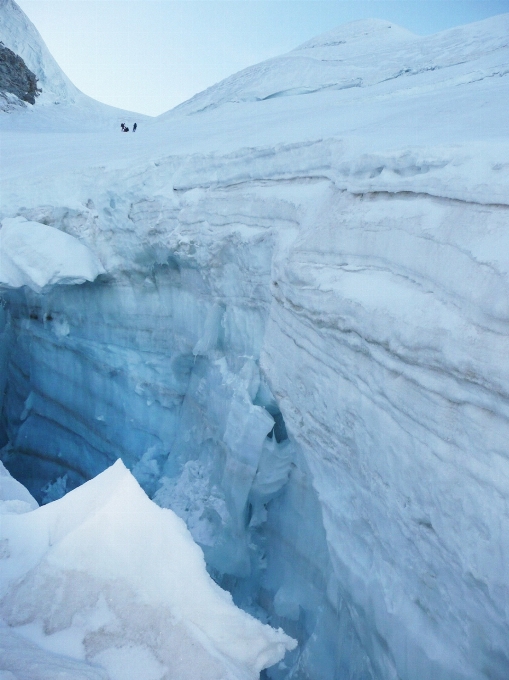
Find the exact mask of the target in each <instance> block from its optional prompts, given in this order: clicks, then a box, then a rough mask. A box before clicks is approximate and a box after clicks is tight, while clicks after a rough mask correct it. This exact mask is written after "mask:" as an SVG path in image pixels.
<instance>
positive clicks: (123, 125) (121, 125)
mask: <svg viewBox="0 0 509 680" xmlns="http://www.w3.org/2000/svg"><path fill="white" fill-rule="evenodd" d="M120 127H121V128H122V132H124V129H125V123H120Z"/></svg>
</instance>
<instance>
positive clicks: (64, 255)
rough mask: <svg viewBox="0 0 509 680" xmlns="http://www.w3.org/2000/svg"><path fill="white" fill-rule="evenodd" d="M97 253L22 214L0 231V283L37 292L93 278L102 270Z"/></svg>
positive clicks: (67, 235) (12, 219)
mask: <svg viewBox="0 0 509 680" xmlns="http://www.w3.org/2000/svg"><path fill="white" fill-rule="evenodd" d="M104 271H105V270H104V267H103V266H102V264H101V263H100V261H99V260H98V258H97V257H96V255H95V254H94V253H93V252H92V251H91V250H90V249H89V248H88V247H87V246H85V245H84V244H83V243H80V241H78V239H76V238H74V236H70V235H69V234H66V233H64V232H62V231H59V230H58V229H55V228H54V227H49V226H47V225H46V224H41V223H40V222H30V221H28V220H26V219H25V218H24V217H14V218H6V219H4V220H3V221H2V229H1V230H0V286H5V287H7V288H20V287H21V286H28V287H29V288H31V289H32V290H35V291H36V292H40V291H41V290H43V289H44V288H46V287H47V286H51V285H55V284H76V283H84V282H85V281H93V280H94V279H95V278H96V277H97V276H99V274H103V273H104Z"/></svg>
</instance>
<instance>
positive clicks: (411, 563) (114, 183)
mask: <svg viewBox="0 0 509 680" xmlns="http://www.w3.org/2000/svg"><path fill="white" fill-rule="evenodd" d="M508 35H509V15H502V16H500V17H496V18H493V19H490V20H486V21H484V22H480V23H478V24H472V25H470V26H466V27H460V28H456V29H453V30H450V31H446V32H444V33H441V34H437V35H436V36H429V37H425V38H422V37H418V36H412V35H411V34H410V33H409V32H407V31H405V30H404V29H399V28H398V27H396V26H394V25H393V24H389V23H388V22H383V21H374V20H373V21H368V22H361V23H354V24H351V25H347V26H345V27H340V28H338V29H336V30H334V31H333V32H331V33H328V34H326V35H324V36H319V37H318V38H315V39H313V40H311V41H309V42H308V43H306V44H305V45H303V46H301V47H300V48H298V49H297V50H295V51H294V52H291V53H289V54H288V55H284V56H283V57H281V58H278V59H274V60H270V61H269V62H264V64H262V65H259V66H256V67H252V68H251V69H247V70H245V71H243V72H241V73H240V74H236V75H234V76H232V77H231V78H229V79H226V80H225V81H223V83H220V84H218V85H217V86H214V87H213V88H210V89H209V90H207V91H206V92H204V93H201V94H199V95H197V96H196V97H194V98H193V99H192V100H190V101H189V102H187V103H186V104H184V105H182V106H181V107H178V108H177V109H175V110H173V111H171V112H169V113H167V114H164V115H163V116H161V117H159V118H158V119H156V120H154V121H151V122H150V124H148V123H147V124H143V125H140V128H139V131H138V132H137V133H136V135H121V134H120V133H119V132H117V131H116V130H115V131H113V130H112V131H111V132H94V133H92V132H90V131H89V132H86V133H83V132H78V131H75V132H73V131H71V128H70V127H69V130H68V132H67V133H66V134H61V132H60V131H59V130H60V128H59V126H60V121H59V120H58V119H55V121H54V122H52V121H51V119H50V118H49V117H46V118H44V121H43V122H41V128H40V133H39V134H30V135H28V134H26V132H25V131H24V129H25V122H24V120H25V119H23V114H20V115H17V116H16V117H15V116H11V117H3V118H1V119H0V126H3V131H2V133H1V134H2V149H3V150H4V152H5V157H6V158H7V159H8V162H7V163H5V164H2V166H1V168H0V173H1V175H0V182H1V187H2V206H1V211H2V215H1V216H0V217H1V218H2V219H3V220H4V222H5V218H12V217H16V216H22V217H24V218H25V219H27V220H29V221H31V222H36V223H39V224H41V225H48V226H49V227H53V228H56V229H59V230H61V231H62V232H65V233H66V234H69V235H72V236H73V237H75V238H76V239H78V240H79V241H81V242H82V243H83V244H84V245H86V246H87V247H88V248H89V249H90V250H92V251H93V252H94V253H95V254H96V255H97V256H98V258H99V259H100V261H101V263H102V265H103V267H104V269H105V270H106V275H103V276H102V277H99V278H98V279H97V280H96V281H94V282H89V283H84V284H82V285H79V286H73V285H69V286H52V287H50V288H48V289H46V290H45V291H44V293H43V294H39V293H37V292H35V291H32V290H29V289H27V288H26V287H25V288H20V289H11V290H8V291H7V290H6V291H5V292H3V293H2V296H3V299H4V301H5V308H1V309H0V338H1V339H2V340H1V342H0V346H1V350H0V362H3V363H2V365H4V366H5V367H6V368H5V371H3V372H2V373H1V374H0V375H1V376H2V378H3V380H4V382H5V389H2V390H0V394H1V395H2V397H1V398H2V399H3V406H2V413H3V420H2V426H1V427H0V439H1V440H2V441H4V442H5V444H6V446H5V447H4V449H3V452H2V458H3V460H4V462H5V464H6V466H7V468H8V469H9V470H10V471H11V472H12V473H13V474H14V475H15V476H17V477H18V478H20V479H22V480H23V482H24V483H25V485H26V486H27V487H28V489H29V490H30V492H31V493H32V494H33V495H34V496H35V497H36V498H37V499H38V500H39V501H43V500H44V501H46V500H52V499H53V498H55V497H57V496H59V495H61V494H62V493H63V492H65V491H66V490H69V489H71V488H73V487H74V486H77V485H79V484H81V483H83V482H84V481H86V480H87V479H90V478H91V477H93V476H95V475H97V474H98V473H100V472H101V471H102V470H104V469H106V468H107V467H108V466H109V465H111V463H112V462H113V461H114V460H115V459H116V458H117V457H121V458H122V459H123V461H124V462H125V464H126V465H127V466H128V467H129V469H131V470H132V472H133V474H134V475H135V477H136V478H137V479H138V481H139V482H140V483H141V484H142V486H143V488H144V489H145V490H146V491H147V492H148V493H149V495H150V496H151V497H153V498H154V499H155V500H156V501H157V503H158V504H159V505H161V506H163V507H169V508H173V509H174V510H175V511H176V512H177V514H179V515H180V516H181V517H182V518H184V519H185V521H186V523H187V525H188V527H189V529H190V530H191V532H192V534H193V537H194V538H195V540H196V541H198V542H199V544H200V545H201V547H202V548H203V551H204V554H205V558H206V560H207V565H208V569H209V571H210V572H211V573H212V574H213V575H214V578H215V579H216V580H217V581H218V582H220V583H221V584H223V585H224V586H225V587H228V589H230V590H231V592H232V593H233V595H234V599H235V602H236V603H240V604H241V605H242V606H243V607H244V608H246V609H248V610H249V611H251V612H252V613H255V614H256V615H257V616H259V617H260V618H262V620H264V621H267V622H269V623H271V624H272V625H274V626H276V627H279V626H282V627H283V628H284V630H285V631H286V632H287V633H288V634H289V635H291V636H292V637H295V638H297V639H298V641H299V647H298V648H297V649H296V650H294V651H292V652H290V653H288V654H287V656H286V658H285V660H284V662H283V663H281V664H279V665H277V666H274V667H272V668H271V669H270V670H268V671H267V673H268V677H270V678H272V679H273V680H282V679H283V678H290V677H291V678H294V679H296V678H298V679H299V680H306V679H310V678H313V680H332V678H342V677H349V678H352V679H355V680H361V679H362V680H366V679H372V680H382V679H383V680H389V679H390V680H393V679H394V680H395V679H396V678H399V679H401V680H423V678H433V679H434V680H435V679H436V680H488V678H489V679H496V680H506V678H507V677H508V675H509V646H508V642H507V641H508V640H509V630H508V624H507V620H508V619H507V611H508V607H509V599H508V598H509V588H508V586H509V584H508V580H507V574H508V559H509V558H508V550H509V542H508V538H507V531H506V530H505V527H506V524H507V520H508V517H507V498H508V494H509V481H508V479H509V463H508V455H507V434H508V413H509V411H508V394H509V375H508V374H507V361H506V345H507V333H508V322H509V309H508V307H507V300H508V292H509V291H508V289H509V261H508V258H507V252H508V248H507V245H508V244H507V243H506V242H507V233H508V215H509V213H508V209H509V207H508V206H509V164H508V163H507V158H508V155H509V144H508V139H509V121H508V118H507V109H508V104H509V101H508V100H509V89H508V88H507V87H506V80H507V77H508V74H509V66H508V64H509V43H508V40H507V36H508ZM41 120H42V119H41ZM87 129H89V128H87ZM29 164H30V168H31V170H30V173H29V172H28V171H27V167H28V166H29ZM0 234H1V231H0ZM0 387H1V385H0ZM84 488H85V487H84ZM64 500H65V498H64ZM48 507H50V506H48ZM43 510H44V508H43ZM37 512H39V511H37Z"/></svg>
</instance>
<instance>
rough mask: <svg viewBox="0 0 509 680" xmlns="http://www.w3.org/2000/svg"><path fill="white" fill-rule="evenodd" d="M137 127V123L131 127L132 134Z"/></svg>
mask: <svg viewBox="0 0 509 680" xmlns="http://www.w3.org/2000/svg"><path fill="white" fill-rule="evenodd" d="M137 127H138V123H135V124H134V125H133V132H136V128H137Z"/></svg>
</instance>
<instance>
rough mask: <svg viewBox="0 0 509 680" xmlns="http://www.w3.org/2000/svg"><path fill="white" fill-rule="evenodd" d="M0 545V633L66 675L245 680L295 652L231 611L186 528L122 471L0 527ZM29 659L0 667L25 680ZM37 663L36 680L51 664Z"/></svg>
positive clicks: (8, 518)
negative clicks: (59, 662) (61, 659)
mask: <svg viewBox="0 0 509 680" xmlns="http://www.w3.org/2000/svg"><path fill="white" fill-rule="evenodd" d="M0 479H3V477H2V478H0ZM20 486H21V485H20ZM18 495H19V497H20V499H24V498H25V495H23V493H22V492H20V493H19V494H18ZM27 495H28V494H27ZM32 503H33V499H32ZM32 508H33V505H32ZM32 508H31V509H32ZM0 545H1V546H2V551H3V553H2V558H3V560H2V565H3V566H2V573H1V576H0V597H1V598H2V600H1V601H2V604H1V613H2V618H3V619H4V621H5V622H6V623H7V624H8V625H9V626H11V627H15V628H16V633H17V634H18V635H21V636H22V637H23V638H26V639H28V640H31V641H32V642H34V643H36V644H39V645H40V646H41V647H42V648H43V649H45V650H46V651H47V652H50V653H51V652H53V653H55V652H57V653H60V654H62V653H64V654H65V656H66V657H68V658H67V660H66V662H65V663H67V664H68V668H74V667H75V666H76V667H77V669H78V670H79V667H80V666H81V665H83V666H84V665H85V664H76V663H75V662H76V661H78V662H79V661H87V662H89V663H92V664H94V665H98V666H99V667H102V669H103V672H101V671H100V670H99V669H98V670H96V672H95V673H94V674H93V675H92V669H93V667H92V668H89V675H90V677H110V678H111V679H112V680H117V679H118V680H120V679H121V678H123V680H131V679H132V680H137V679H138V678H142V677H143V678H146V679H147V680H161V679H162V678H170V677H171V678H182V679H185V678H189V680H197V679H199V678H203V679H204V680H205V678H206V679H207V680H211V679H213V678H217V679H218V680H219V679H221V680H223V679H224V680H241V679H242V678H245V679H246V680H248V678H256V677H258V675H259V672H260V670H261V669H263V668H265V667H266V666H270V665H272V664H274V663H276V662H277V661H279V660H280V659H281V658H282V657H283V656H284V653H285V651H286V649H292V647H294V646H295V644H296V643H295V641H293V640H292V639H291V638H289V637H288V636H287V635H285V634H284V633H283V631H281V630H279V631H275V630H274V629H272V628H270V627H269V626H266V625H263V624H261V623H260V622H259V621H257V620H256V619H253V618H252V617H251V616H249V615H248V614H246V613H245V612H243V611H241V610H240V609H238V608H237V607H235V606H234V604H233V602H232V598H231V595H230V594H229V593H226V592H225V591H223V590H221V588H219V586H217V585H216V584H215V583H214V582H213V581H212V579H211V578H210V577H209V575H208V574H207V572H206V569H205V562H204V559H203V553H202V551H201V550H200V548H199V547H198V546H197V545H196V544H195V543H194V541H193V539H192V538H191V535H190V534H189V532H188V530H187V528H186V526H185V524H184V522H183V521H182V520H181V519H179V518H178V517H177V516H176V515H175V514H174V513H173V512H172V511H171V510H165V509H162V508H159V507H158V506H157V505H155V504H154V503H153V502H151V501H150V500H149V499H148V498H147V497H146V495H145V494H144V492H143V491H142V490H141V489H140V487H139V486H138V484H137V482H136V481H135V480H134V478H133V477H132V475H131V474H130V473H129V472H128V470H127V469H126V468H125V466H124V465H123V464H122V463H121V462H120V461H118V462H117V463H116V464H115V465H113V466H112V467H110V468H109V469H108V470H106V471H105V472H103V473H102V474H101V475H99V476H98V477H96V478H95V479H93V480H92V481H90V482H87V483H86V484H84V485H83V486H81V487H80V488H79V489H76V490H74V491H72V492H70V493H69V494H67V495H66V496H65V497H64V498H63V499H61V500H58V501H55V502H53V503H50V504H48V505H45V506H44V507H42V508H39V509H37V510H33V509H32V511H31V512H27V513H24V514H19V513H16V512H15V513H8V514H4V515H2V524H1V528H0ZM3 633H6V635H7V644H8V645H9V646H10V644H11V640H12V637H13V635H12V633H11V632H10V631H9V630H4V629H3V628H1V627H0V638H2V636H3ZM16 639H17V638H16ZM0 644H2V643H0ZM4 644H5V643H4ZM17 645H18V646H19V641H18V642H17ZM34 654H40V652H36V651H35V650H34V649H33V646H32V645H27V651H26V653H25V651H24V648H22V649H21V650H19V649H18V650H17V652H16V655H15V656H14V655H13V654H12V652H11V654H8V655H7V657H2V661H0V664H2V666H3V669H4V670H9V671H11V672H14V674H15V675H19V677H20V678H24V677H26V676H25V675H24V674H25V673H26V668H25V666H30V665H31V664H32V663H34V662H33V659H32V656H33V655H34ZM41 656H43V655H41ZM35 663H36V664H37V666H42V668H40V670H38V673H39V675H37V677H45V673H46V668H45V667H46V666H47V665H49V664H51V663H53V664H54V663H55V657H54V656H51V655H44V656H43V659H42V660H41V662H39V661H36V662H35ZM65 663H64V669H65ZM6 664H7V666H6ZM104 669H105V670H106V671H107V676H106V675H105V674H104ZM69 677H74V676H72V674H70V676H69ZM78 677H79V676H78ZM84 677H88V676H86V675H85V676H84Z"/></svg>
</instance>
